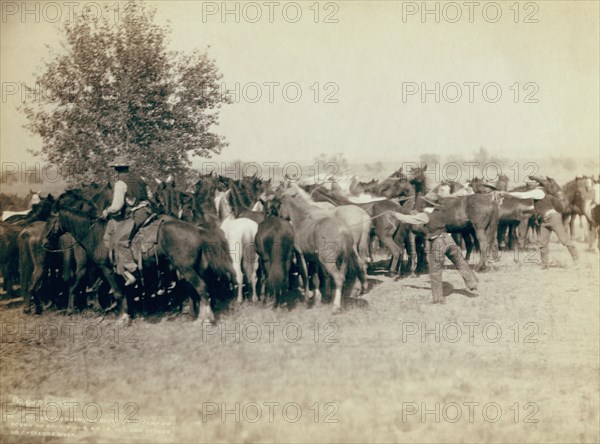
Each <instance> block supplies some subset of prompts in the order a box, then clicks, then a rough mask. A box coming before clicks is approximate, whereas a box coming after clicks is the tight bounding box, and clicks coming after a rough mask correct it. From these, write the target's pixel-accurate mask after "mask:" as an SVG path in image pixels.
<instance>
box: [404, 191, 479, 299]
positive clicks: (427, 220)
mask: <svg viewBox="0 0 600 444" xmlns="http://www.w3.org/2000/svg"><path fill="white" fill-rule="evenodd" d="M423 200H424V201H425V202H426V203H427V204H428V205H431V207H429V208H426V211H424V212H420V213H416V212H413V213H412V214H402V213H393V215H394V217H396V219H398V220H399V221H400V222H403V223H407V224H413V225H423V231H424V232H425V235H426V237H427V241H428V244H429V248H428V251H427V265H428V267H429V279H430V280H431V293H432V295H433V303H434V304H443V303H444V282H443V278H442V271H443V269H444V261H445V259H446V257H447V258H448V259H450V260H451V261H452V263H453V264H454V265H455V266H456V269H457V270H458V272H459V273H460V275H461V277H462V278H463V280H464V281H465V285H466V286H467V289H468V290H469V291H470V293H471V295H473V296H476V295H477V293H476V292H477V282H478V280H477V277H476V276H475V273H473V270H471V267H469V264H467V261H466V260H465V259H464V258H463V256H462V252H461V251H460V248H458V245H456V243H455V242H454V240H453V239H452V237H451V236H450V235H449V234H448V232H447V231H446V223H445V221H444V216H443V213H442V211H441V210H440V202H439V201H440V199H439V198H438V196H437V195H436V194H435V193H427V194H426V195H425V197H423Z"/></svg>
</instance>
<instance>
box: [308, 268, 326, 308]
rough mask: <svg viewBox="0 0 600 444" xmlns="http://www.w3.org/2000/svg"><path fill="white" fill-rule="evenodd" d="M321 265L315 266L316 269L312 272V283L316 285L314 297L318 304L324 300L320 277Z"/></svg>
mask: <svg viewBox="0 0 600 444" xmlns="http://www.w3.org/2000/svg"><path fill="white" fill-rule="evenodd" d="M319 267H320V265H319V266H317V267H315V271H314V273H313V274H312V276H311V278H312V283H313V286H314V299H315V304H316V305H321V303H322V301H323V295H322V294H321V280H320V279H319Z"/></svg>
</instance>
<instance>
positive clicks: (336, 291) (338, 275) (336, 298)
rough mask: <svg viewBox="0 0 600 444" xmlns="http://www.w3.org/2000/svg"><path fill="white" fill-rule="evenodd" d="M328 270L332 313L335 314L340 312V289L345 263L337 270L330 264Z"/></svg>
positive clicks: (342, 284) (344, 272)
mask: <svg viewBox="0 0 600 444" xmlns="http://www.w3.org/2000/svg"><path fill="white" fill-rule="evenodd" d="M332 265H333V267H331V269H330V270H328V272H329V273H330V274H329V280H330V281H331V283H332V284H333V285H332V286H333V309H332V313H333V314H337V313H340V312H341V311H342V288H343V286H344V279H345V277H346V263H345V262H344V263H343V264H342V266H341V267H340V268H339V270H338V269H333V268H335V264H332Z"/></svg>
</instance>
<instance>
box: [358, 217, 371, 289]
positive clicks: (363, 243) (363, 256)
mask: <svg viewBox="0 0 600 444" xmlns="http://www.w3.org/2000/svg"><path fill="white" fill-rule="evenodd" d="M370 232H371V221H370V220H369V223H368V224H366V225H365V227H363V231H362V233H361V236H360V241H359V242H358V246H357V247H358V248H357V252H356V253H357V257H358V258H359V260H360V271H361V272H360V275H359V276H358V279H359V280H360V283H361V288H360V290H361V293H366V292H367V290H368V289H369V284H368V283H367V256H368V250H369V241H370Z"/></svg>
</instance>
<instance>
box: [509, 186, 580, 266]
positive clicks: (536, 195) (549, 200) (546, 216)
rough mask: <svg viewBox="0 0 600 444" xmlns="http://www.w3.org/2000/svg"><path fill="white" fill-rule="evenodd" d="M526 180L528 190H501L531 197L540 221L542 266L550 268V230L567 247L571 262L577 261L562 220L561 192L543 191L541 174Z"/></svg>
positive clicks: (575, 250) (517, 195)
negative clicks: (550, 192) (555, 194)
mask: <svg viewBox="0 0 600 444" xmlns="http://www.w3.org/2000/svg"><path fill="white" fill-rule="evenodd" d="M529 179H530V180H529V181H527V182H526V184H527V188H528V189H529V190H528V191H522V192H517V191H509V192H503V193H502V194H507V195H510V196H513V197H517V198H519V199H533V205H534V207H535V212H536V214H537V216H538V217H539V218H540V219H541V223H540V256H541V260H542V268H544V269H548V268H550V252H549V243H550V235H551V234H552V232H554V233H555V234H556V237H558V240H559V241H560V242H561V243H562V244H563V245H564V246H565V247H567V250H568V251H569V254H570V255H571V258H572V259H573V262H574V263H575V264H576V265H577V264H578V263H579V255H578V254H577V249H576V248H575V245H574V244H573V242H572V241H571V239H570V238H569V235H568V234H567V232H566V230H565V226H564V225H563V221H562V213H563V212H564V211H565V205H564V202H563V199H562V192H559V193H558V194H559V195H558V196H553V195H551V194H548V193H545V192H544V184H545V182H547V180H548V179H547V178H546V177H543V176H529Z"/></svg>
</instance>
